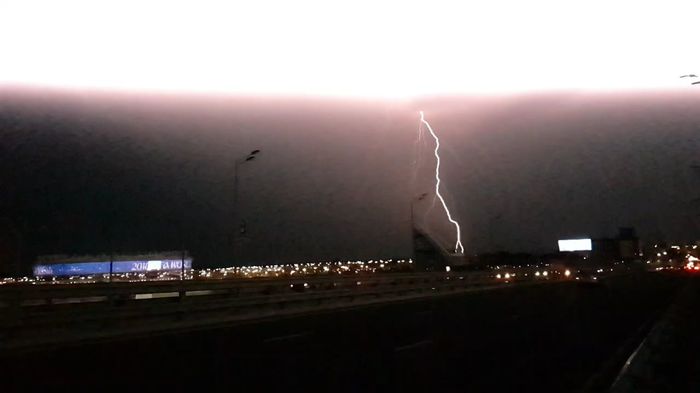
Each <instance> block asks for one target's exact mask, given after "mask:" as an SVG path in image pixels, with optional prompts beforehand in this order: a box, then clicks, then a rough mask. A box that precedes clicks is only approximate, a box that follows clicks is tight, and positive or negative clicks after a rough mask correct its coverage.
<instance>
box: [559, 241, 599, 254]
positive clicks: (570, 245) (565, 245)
mask: <svg viewBox="0 0 700 393" xmlns="http://www.w3.org/2000/svg"><path fill="white" fill-rule="evenodd" d="M592 248H593V247H592V245H591V239H566V240H559V251H591V249H592Z"/></svg>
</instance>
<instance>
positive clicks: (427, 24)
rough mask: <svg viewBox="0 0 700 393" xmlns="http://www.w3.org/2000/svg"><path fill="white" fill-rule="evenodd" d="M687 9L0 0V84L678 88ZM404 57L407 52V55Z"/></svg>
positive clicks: (373, 89)
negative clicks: (0, 55) (0, 57)
mask: <svg viewBox="0 0 700 393" xmlns="http://www.w3.org/2000/svg"><path fill="white" fill-rule="evenodd" d="M695 11H700V4H698V3H694V2H692V1H685V0H676V1H667V2H658V4H646V3H642V2H638V1H630V0H622V1H617V2H614V3H612V2H608V1H602V0H593V1H588V2H585V3H584V2H582V3H580V4H569V3H562V2H557V1H551V0H533V1H530V2H517V1H515V0H500V1H499V0H495V1H488V2H487V1H484V2H473V3H470V4H459V3H457V4H453V3H450V2H446V1H435V2H430V3H420V2H413V3H409V2H400V1H379V2H377V1H367V0H362V1H358V2H353V3H352V5H348V4H343V3H339V4H331V2H327V1H321V0H299V1H295V2H282V1H274V0H273V1H269V0H268V1H256V2H246V3H229V2H214V1H197V2H194V1H181V2H166V1H164V0H158V1H150V2H138V1H133V0H128V1H120V2H109V3H105V2H91V1H86V0H67V1H62V2H54V1H41V0H8V1H5V2H2V3H0V37H2V38H0V40H2V44H3V45H2V47H3V62H2V63H1V64H0V84H12V85H31V86H48V87H59V88H63V87H67V88H97V89H108V90H109V89H117V90H137V91H141V90H149V91H165V92H172V91H175V92H204V93H207V92H213V93H237V94H254V95H319V96H353V97H358V96H359V97H390V98H411V97H417V96H424V95H437V94H463V93H467V94H471V93H477V94H481V93H487V94H489V93H510V92H530V91H552V90H571V89H584V90H617V89H621V90H629V89H632V90H634V89H650V88H652V89H653V88H676V87H678V88H686V87H687V81H684V80H681V79H679V76H680V75H683V74H687V73H693V72H695V73H698V72H700V70H699V69H700V53H698V52H697V51H693V48H694V46H695V45H696V44H695V42H693V37H695V36H696V34H695V30H696V28H695V24H696V21H695V19H696V18H697V12H695ZM416 48H420V49H419V50H417V49H416Z"/></svg>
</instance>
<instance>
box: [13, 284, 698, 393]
mask: <svg viewBox="0 0 700 393" xmlns="http://www.w3.org/2000/svg"><path fill="white" fill-rule="evenodd" d="M683 281H684V279H683V278H682V276H679V275H669V274H662V273H641V274H638V275H632V276H625V277H617V278H610V279H608V280H606V281H605V282H602V283H600V284H584V283H580V282H568V283H556V284H547V285H540V286H534V287H512V288H507V289H498V290H491V291H484V292H478V293H469V294H462V295H453V296H446V297H440V298H433V299H428V300H421V301H412V302H405V303H396V304H387V305H382V306H373V307H364V308H358V309H353V310H345V311H338V312H331V313H323V314H315V315H306V316H302V317H294V318H286V319H280V320H275V321H267V322H260V323H250V324H245V325H239V326H234V327H229V328H219V329H216V330H200V331H194V332H189V333H186V334H179V335H159V336H152V337H144V338H139V339H132V340H129V341H113V342H105V343H97V344H86V345H82V346H74V347H67V348H62V349H56V350H52V351H45V352H39V353H36V352H35V353H28V354H22V355H8V354H4V355H0V362H1V363H2V364H0V367H1V368H0V370H2V374H3V375H4V377H3V381H2V387H3V389H2V390H3V391H20V390H22V391H27V390H29V389H31V390H43V391H47V392H48V391H51V390H53V389H59V388H62V389H61V390H60V391H70V390H73V388H76V387H78V388H81V389H94V390H97V391H104V390H110V391H122V392H126V391H129V390H132V391H147V390H155V391H206V390H208V389H209V388H213V389H211V390H215V391H230V392H235V391H243V390H248V391H261V390H265V391H289V392H299V391H302V392H304V391H306V392H316V391H323V392H374V391H382V392H391V391H417V390H420V391H440V392H444V391H462V392H493V391H513V392H516V391H517V392H523V391H536V392H569V391H578V390H580V389H581V388H582V387H584V386H590V383H591V381H592V380H596V378H597V380H598V382H600V381H601V380H603V381H604V378H603V379H601V376H604V375H608V374H610V372H611V370H612V371H613V375H612V376H613V377H614V371H615V369H617V368H618V367H619V366H621V363H620V362H624V360H625V359H626V355H629V353H627V352H626V351H627V350H628V348H630V345H632V347H634V345H635V344H636V343H638V341H636V340H639V339H640V338H641V337H639V336H640V334H642V336H643V332H644V328H645V327H647V326H649V324H650V322H652V321H654V320H655V319H656V318H658V316H659V315H660V313H661V312H662V311H663V310H665V309H666V308H667V307H668V305H669V304H670V302H671V301H672V299H673V297H674V294H675V293H676V291H677V289H678V288H679V287H680V286H681V285H682V283H683ZM621 356H622V357H621ZM610 382H611V381H610ZM66 388H68V389H69V390H65V389H66ZM6 389H7V390H6Z"/></svg>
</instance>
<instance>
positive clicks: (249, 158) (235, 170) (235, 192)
mask: <svg viewBox="0 0 700 393" xmlns="http://www.w3.org/2000/svg"><path fill="white" fill-rule="evenodd" d="M259 153H260V149H255V150H253V151H251V152H250V153H248V154H247V155H245V156H244V157H241V158H238V159H236V161H234V165H233V217H232V219H233V224H234V231H233V237H232V238H231V258H232V259H235V257H236V255H235V251H236V237H237V236H236V235H237V234H238V231H239V228H238V167H239V166H240V165H242V164H245V163H246V162H250V161H253V160H254V159H255V157H256V156H257V155H258V154H259Z"/></svg>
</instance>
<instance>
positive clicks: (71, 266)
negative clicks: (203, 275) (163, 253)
mask: <svg viewBox="0 0 700 393" xmlns="http://www.w3.org/2000/svg"><path fill="white" fill-rule="evenodd" d="M109 265H110V263H109V262H72V263H52V264H44V265H35V266H34V275H35V276H37V277H46V276H49V277H50V276H84V275H90V274H109ZM185 269H192V259H190V258H186V259H185ZM174 270H182V259H162V260H151V261H114V262H113V263H112V272H113V273H145V272H164V271H174Z"/></svg>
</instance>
